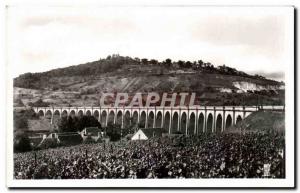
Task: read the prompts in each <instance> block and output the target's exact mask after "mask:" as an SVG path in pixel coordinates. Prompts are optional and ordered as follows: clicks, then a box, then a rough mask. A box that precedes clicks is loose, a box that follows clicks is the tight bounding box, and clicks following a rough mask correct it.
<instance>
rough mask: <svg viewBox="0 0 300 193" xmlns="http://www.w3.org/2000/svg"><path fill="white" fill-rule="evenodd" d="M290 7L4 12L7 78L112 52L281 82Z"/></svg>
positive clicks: (26, 9)
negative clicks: (203, 65)
mask: <svg viewBox="0 0 300 193" xmlns="http://www.w3.org/2000/svg"><path fill="white" fill-rule="evenodd" d="M290 13H291V9H286V8H278V7H273V8H267V7H260V8H258V7H231V8H228V7H45V6H44V7H39V6H36V7H29V6H27V7H24V6H23V7H22V6H15V7H8V8H7V17H6V20H7V44H6V45H7V64H8V68H9V69H10V70H9V72H10V74H11V76H12V77H17V76H18V75H20V74H23V73H26V72H43V71H47V70H51V69H55V68H63V67H67V66H71V65H77V64H81V63H86V62H91V61H95V60H98V59H100V58H106V57H107V56H108V55H111V54H120V55H122V56H131V57H139V58H148V59H152V58H154V59H158V60H159V61H163V60H165V59H166V58H171V59H172V60H173V61H177V60H190V61H194V60H200V59H201V60H203V61H205V62H211V63H212V64H214V65H216V66H218V65H223V64H225V65H227V66H230V67H233V68H236V69H238V70H242V71H245V72H247V73H250V74H255V73H258V74H261V75H264V76H266V77H267V78H271V79H275V80H284V74H285V69H286V68H287V64H286V62H285V61H287V60H288V59H289V57H290V56H291V53H290V52H291V50H292V49H291V48H293V42H291V41H290V38H289V37H291V36H293V29H292V28H291V27H292V26H291V25H290V24H291V20H292V17H291V16H292V15H291V14H290Z"/></svg>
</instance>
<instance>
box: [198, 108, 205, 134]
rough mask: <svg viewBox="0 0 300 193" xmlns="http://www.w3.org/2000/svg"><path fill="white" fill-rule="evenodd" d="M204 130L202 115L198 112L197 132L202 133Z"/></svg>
mask: <svg viewBox="0 0 300 193" xmlns="http://www.w3.org/2000/svg"><path fill="white" fill-rule="evenodd" d="M203 131H204V115H203V113H200V115H199V118H198V134H200V133H203Z"/></svg>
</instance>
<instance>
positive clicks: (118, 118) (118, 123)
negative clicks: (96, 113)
mask: <svg viewBox="0 0 300 193" xmlns="http://www.w3.org/2000/svg"><path fill="white" fill-rule="evenodd" d="M116 125H118V126H119V127H120V128H121V127H122V111H119V112H118V113H117V119H116Z"/></svg>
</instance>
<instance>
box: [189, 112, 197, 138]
mask: <svg viewBox="0 0 300 193" xmlns="http://www.w3.org/2000/svg"><path fill="white" fill-rule="evenodd" d="M195 120H196V116H195V113H191V115H190V121H189V127H188V134H189V135H191V134H193V133H194V131H195V126H196V125H195Z"/></svg>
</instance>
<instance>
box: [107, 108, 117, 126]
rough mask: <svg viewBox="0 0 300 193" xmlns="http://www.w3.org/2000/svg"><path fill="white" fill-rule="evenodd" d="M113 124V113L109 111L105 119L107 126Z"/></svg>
mask: <svg viewBox="0 0 300 193" xmlns="http://www.w3.org/2000/svg"><path fill="white" fill-rule="evenodd" d="M114 124H115V112H114V111H110V113H109V115H108V119H107V125H114Z"/></svg>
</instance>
